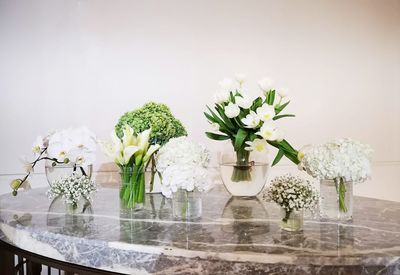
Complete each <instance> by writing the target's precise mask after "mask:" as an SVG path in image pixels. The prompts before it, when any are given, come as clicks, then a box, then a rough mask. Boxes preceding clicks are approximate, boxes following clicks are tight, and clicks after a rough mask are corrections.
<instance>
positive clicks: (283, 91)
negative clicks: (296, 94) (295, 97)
mask: <svg viewBox="0 0 400 275" xmlns="http://www.w3.org/2000/svg"><path fill="white" fill-rule="evenodd" d="M277 92H278V95H279V96H280V97H281V98H284V97H287V96H288V95H289V90H288V89H286V88H279V89H278V90H277Z"/></svg>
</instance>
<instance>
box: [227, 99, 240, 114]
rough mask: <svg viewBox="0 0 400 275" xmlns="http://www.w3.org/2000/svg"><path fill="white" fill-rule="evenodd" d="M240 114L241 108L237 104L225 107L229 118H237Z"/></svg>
mask: <svg viewBox="0 0 400 275" xmlns="http://www.w3.org/2000/svg"><path fill="white" fill-rule="evenodd" d="M239 113H240V108H239V106H238V105H236V104H235V103H232V102H230V103H229V104H228V105H227V106H225V115H226V116H227V117H229V118H234V117H237V116H238V115H239Z"/></svg>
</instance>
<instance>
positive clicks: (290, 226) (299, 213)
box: [280, 208, 304, 232]
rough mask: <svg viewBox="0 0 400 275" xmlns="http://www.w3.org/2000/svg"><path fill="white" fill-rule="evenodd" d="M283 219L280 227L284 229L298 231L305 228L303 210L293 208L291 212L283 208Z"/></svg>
mask: <svg viewBox="0 0 400 275" xmlns="http://www.w3.org/2000/svg"><path fill="white" fill-rule="evenodd" d="M281 216H282V220H281V222H280V227H281V229H282V230H285V231H290V232H297V231H302V230H303V224H304V222H303V220H304V219H303V210H292V211H290V213H288V212H286V210H285V209H283V208H281Z"/></svg>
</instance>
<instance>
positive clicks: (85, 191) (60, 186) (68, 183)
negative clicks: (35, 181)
mask: <svg viewBox="0 0 400 275" xmlns="http://www.w3.org/2000/svg"><path fill="white" fill-rule="evenodd" d="M95 191H96V185H95V183H94V181H92V180H91V179H90V178H89V177H88V176H79V175H77V174H76V173H72V174H71V175H70V176H66V177H63V178H61V179H59V180H55V181H54V182H53V183H52V184H51V187H50V189H49V190H48V191H47V196H48V197H49V199H51V200H53V199H54V198H57V197H59V196H61V197H62V198H63V200H64V202H65V203H66V204H72V205H76V204H77V203H78V202H79V200H80V199H81V198H85V199H87V200H89V201H90V200H91V195H92V193H94V192H95Z"/></svg>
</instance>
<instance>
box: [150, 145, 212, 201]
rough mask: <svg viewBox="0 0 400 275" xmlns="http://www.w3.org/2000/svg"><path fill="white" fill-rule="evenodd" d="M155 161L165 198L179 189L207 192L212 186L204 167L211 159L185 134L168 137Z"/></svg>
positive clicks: (205, 151)
mask: <svg viewBox="0 0 400 275" xmlns="http://www.w3.org/2000/svg"><path fill="white" fill-rule="evenodd" d="M156 161H157V164H156V167H157V170H158V171H159V172H160V173H161V175H162V185H161V192H162V194H163V195H164V196H166V197H168V198H170V197H171V196H172V193H174V192H176V191H177V190H178V189H179V188H181V189H185V190H187V191H193V190H194V189H197V190H198V191H200V192H206V191H208V190H210V189H211V188H212V186H213V180H212V177H211V175H210V172H209V171H208V169H207V168H206V167H207V165H208V163H209V161H210V153H209V151H208V150H207V149H206V148H205V147H204V146H202V145H200V144H197V143H195V142H193V141H191V140H190V139H189V138H188V137H178V138H173V139H171V140H170V141H169V142H168V143H167V144H166V145H164V146H163V147H162V148H161V149H160V150H159V152H158V154H157V157H156Z"/></svg>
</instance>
